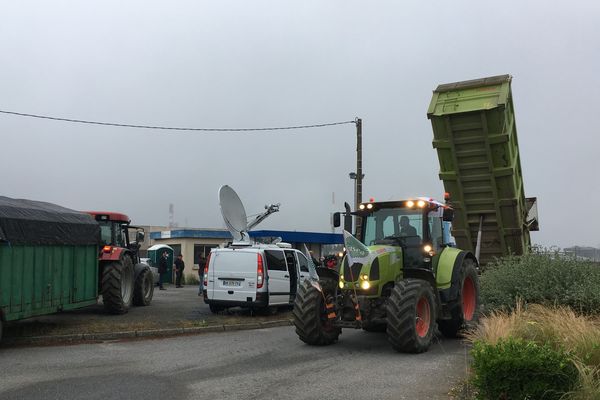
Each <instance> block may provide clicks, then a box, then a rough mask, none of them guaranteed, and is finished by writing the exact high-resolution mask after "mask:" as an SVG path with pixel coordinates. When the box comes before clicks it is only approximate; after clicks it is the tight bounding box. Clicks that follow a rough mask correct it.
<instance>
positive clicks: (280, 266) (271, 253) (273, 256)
mask: <svg viewBox="0 0 600 400" xmlns="http://www.w3.org/2000/svg"><path fill="white" fill-rule="evenodd" d="M265 256H266V258H267V268H268V269H270V270H271V271H287V268H286V266H285V256H284V255H283V251H279V250H265Z"/></svg>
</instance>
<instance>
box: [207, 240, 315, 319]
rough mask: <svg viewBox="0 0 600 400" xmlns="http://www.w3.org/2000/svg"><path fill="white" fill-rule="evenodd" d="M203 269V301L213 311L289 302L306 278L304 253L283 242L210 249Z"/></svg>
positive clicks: (262, 307)
mask: <svg viewBox="0 0 600 400" xmlns="http://www.w3.org/2000/svg"><path fill="white" fill-rule="evenodd" d="M204 271H205V272H204V302H205V303H207V304H208V305H209V306H210V310H211V311H212V312H214V313H216V312H219V311H221V310H223V309H225V308H228V307H236V306H240V307H248V308H253V309H266V308H268V307H273V306H288V305H292V304H293V302H294V298H295V297H296V291H297V289H298V285H299V284H301V283H302V282H303V281H304V279H308V278H309V272H308V260H307V258H306V256H305V255H304V254H302V252H301V251H299V250H296V249H292V248H291V246H290V245H289V244H287V243H278V244H276V245H273V244H270V245H252V246H235V245H233V246H231V247H227V248H218V249H213V250H212V251H211V252H210V256H209V258H208V260H207V262H206V268H205V269H204Z"/></svg>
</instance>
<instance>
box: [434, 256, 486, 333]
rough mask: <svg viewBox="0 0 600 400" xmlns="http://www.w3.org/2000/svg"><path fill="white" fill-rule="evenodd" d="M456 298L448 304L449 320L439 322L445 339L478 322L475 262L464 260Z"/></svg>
mask: <svg viewBox="0 0 600 400" xmlns="http://www.w3.org/2000/svg"><path fill="white" fill-rule="evenodd" d="M457 284H458V285H459V286H458V297H457V299H456V300H455V301H454V302H452V303H451V304H449V308H450V315H451V319H449V320H440V321H438V325H439V328H440V332H442V334H443V335H444V336H446V337H451V338H453V337H457V336H459V333H460V332H461V331H462V330H463V329H467V330H468V329H471V328H473V327H475V325H477V322H478V321H479V306H480V304H479V276H478V274H477V269H476V268H475V262H474V261H473V260H471V259H470V258H465V259H464V261H463V263H462V265H461V270H460V279H459V280H458V282H457Z"/></svg>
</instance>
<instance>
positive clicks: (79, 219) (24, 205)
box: [0, 196, 100, 245]
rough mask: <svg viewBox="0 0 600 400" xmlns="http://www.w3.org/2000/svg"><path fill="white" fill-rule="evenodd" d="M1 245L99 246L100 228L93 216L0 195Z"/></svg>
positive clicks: (40, 202)
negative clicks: (3, 243) (2, 243)
mask: <svg viewBox="0 0 600 400" xmlns="http://www.w3.org/2000/svg"><path fill="white" fill-rule="evenodd" d="M0 242H8V243H10V244H31V245H61V244H62V245H88V244H99V242H100V226H99V225H98V223H97V222H96V221H95V220H94V218H93V217H92V216H91V215H89V214H85V213H82V212H79V211H75V210H70V209H68V208H65V207H61V206H58V205H56V204H52V203H45V202H42V201H34V200H25V199H11V198H10V197H4V196H0Z"/></svg>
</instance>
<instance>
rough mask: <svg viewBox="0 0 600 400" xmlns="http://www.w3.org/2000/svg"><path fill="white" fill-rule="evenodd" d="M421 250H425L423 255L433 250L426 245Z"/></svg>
mask: <svg viewBox="0 0 600 400" xmlns="http://www.w3.org/2000/svg"><path fill="white" fill-rule="evenodd" d="M423 250H425V253H429V252H430V251H431V250H433V249H432V247H431V245H429V244H426V245H425V246H424V247H423Z"/></svg>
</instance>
